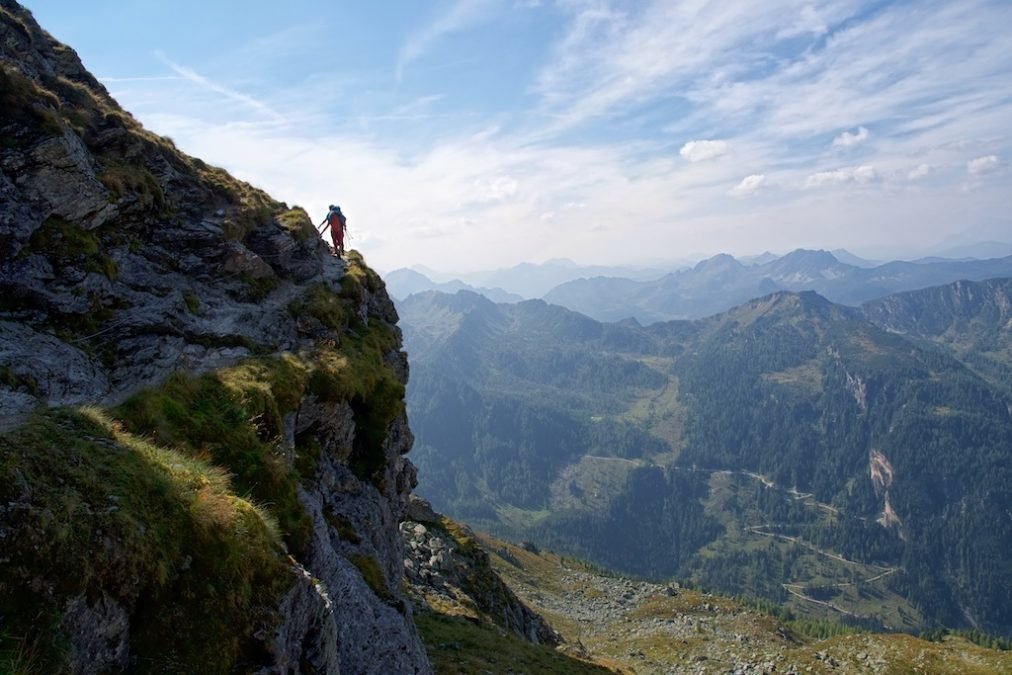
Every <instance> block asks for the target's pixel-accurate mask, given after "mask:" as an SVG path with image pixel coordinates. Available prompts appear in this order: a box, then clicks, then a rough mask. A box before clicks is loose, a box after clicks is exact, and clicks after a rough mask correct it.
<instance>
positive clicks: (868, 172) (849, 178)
mask: <svg viewBox="0 0 1012 675" xmlns="http://www.w3.org/2000/svg"><path fill="white" fill-rule="evenodd" d="M878 178H879V175H878V172H877V171H876V170H875V167H873V166H869V165H867V164H862V165H861V166H855V167H848V168H843V169H833V170H832V171H819V172H818V173H813V174H812V175H810V176H809V177H808V180H806V181H805V187H810V188H813V187H824V186H827V185H840V184H842V183H871V182H873V181H875V180H878Z"/></svg>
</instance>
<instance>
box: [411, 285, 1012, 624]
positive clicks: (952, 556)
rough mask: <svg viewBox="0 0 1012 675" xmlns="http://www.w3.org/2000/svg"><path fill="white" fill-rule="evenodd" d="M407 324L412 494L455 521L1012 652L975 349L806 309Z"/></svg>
mask: <svg viewBox="0 0 1012 675" xmlns="http://www.w3.org/2000/svg"><path fill="white" fill-rule="evenodd" d="M996 288H997V287H996ZM1000 288H1002V289H1004V291H1003V292H1004V293H1005V296H1006V297H1007V295H1008V285H1005V286H1002V287H1000ZM996 292H997V291H996ZM400 309H401V316H402V324H403V325H404V330H405V341H406V345H407V348H408V350H409V354H410V356H411V359H412V367H413V371H412V372H413V375H412V377H413V380H412V381H413V384H412V386H411V387H409V409H410V415H411V420H412V426H413V428H414V429H415V433H416V435H417V444H416V457H417V461H418V463H419V465H420V472H419V475H420V485H419V488H418V489H419V491H420V492H421V493H422V494H424V495H425V496H427V497H428V498H430V499H432V500H433V502H434V503H435V504H436V505H437V506H438V507H440V508H443V509H445V510H447V511H448V512H449V513H451V514H452V515H454V516H456V517H459V518H462V519H464V520H467V521H469V522H471V523H473V524H475V525H477V526H479V527H482V528H487V529H489V530H492V531H494V532H499V533H502V534H507V535H510V536H512V537H516V538H529V539H533V540H535V541H537V542H539V543H542V544H548V545H551V546H555V547H557V548H560V549H563V550H566V551H568V552H570V553H573V554H577V555H581V556H586V557H589V558H591V559H593V560H595V561H597V562H598V563H601V564H604V565H607V566H610V567H613V568H616V569H620V570H622V571H625V572H629V573H634V574H641V575H646V576H650V577H656V578H662V577H669V576H677V577H683V578H692V579H694V580H696V581H698V582H700V583H702V584H704V585H706V586H708V587H712V588H719V589H722V590H724V591H727V592H732V593H740V594H743V595H752V596H762V597H766V598H770V599H774V600H777V601H782V602H785V603H787V604H788V605H790V606H792V607H793V608H795V609H797V610H799V611H800V612H802V613H808V614H812V615H827V616H835V617H839V618H843V619H845V620H847V621H851V622H858V623H868V624H872V625H886V626H889V627H891V628H898V629H907V630H918V629H922V628H924V627H927V626H933V625H937V624H945V625H950V626H957V627H969V628H978V629H984V630H989V631H993V632H998V633H1002V634H1006V635H1007V634H1009V633H1010V631H1012V613H1010V611H1009V608H1010V607H1012V591H1010V589H1012V568H1009V567H1008V565H1007V564H1006V563H1005V562H1004V560H1005V557H1006V556H1005V553H1006V552H1007V551H1009V550H1012V519H1010V518H1009V514H1008V513H1007V504H1008V503H1012V488H1010V487H1009V485H1010V482H1009V479H1010V478H1012V419H1010V416H1009V404H1010V398H1009V395H1008V392H1007V389H1005V388H1003V387H1002V386H1000V382H999V381H998V380H997V379H995V378H993V377H987V376H986V375H987V374H986V373H984V375H985V376H982V368H981V367H977V366H974V364H973V363H972V362H971V361H970V360H968V355H972V354H973V353H975V352H974V350H973V349H964V350H962V351H958V350H957V351H953V350H951V349H949V348H947V347H945V346H944V345H943V344H941V343H939V342H936V341H931V340H928V339H926V338H924V337H918V338H916V339H912V338H909V337H905V336H901V335H899V334H897V333H896V332H895V331H896V330H897V329H896V328H891V329H890V330H891V331H893V332H890V331H887V330H884V329H883V328H881V327H879V326H877V325H875V323H873V322H872V321H869V320H868V319H867V318H866V314H865V312H864V311H862V310H859V309H854V308H847V307H842V306H839V305H835V304H833V303H831V302H829V301H827V300H825V299H824V298H822V297H821V296H819V295H816V294H815V293H810V292H808V293H801V294H792V293H777V294H773V295H770V296H767V297H764V298H761V299H758V300H754V301H751V302H748V303H746V304H744V305H742V306H740V307H737V308H735V309H733V310H731V311H729V312H727V313H725V314H722V315H718V316H715V317H712V318H710V319H704V320H699V321H693V322H688V321H682V322H670V323H662V324H655V325H653V326H650V327H647V328H643V327H640V326H638V325H635V324H633V323H622V324H603V323H598V322H595V321H593V320H590V319H588V318H586V317H584V316H582V315H579V314H576V313H574V312H570V311H568V310H565V309H562V308H560V307H555V306H551V305H547V304H545V303H543V302H538V301H532V302H525V303H520V304H517V305H496V304H493V303H491V302H489V301H487V300H485V299H484V298H481V297H479V296H476V295H474V294H468V293H459V294H457V295H454V296H448V295H441V294H437V293H431V294H422V295H418V296H414V297H413V298H410V299H409V300H408V301H407V302H405V303H402V305H401V308H400ZM870 314H871V312H870V310H869V315H870ZM994 316H999V317H1000V316H1001V315H1000V314H997V315H994ZM989 317H990V318H989ZM1006 320H1007V319H1006ZM991 321H993V317H992V315H991V314H988V313H986V312H984V313H981V315H980V317H978V318H977V319H974V325H978V324H981V325H984V324H988V322H991ZM994 330H996V331H997V332H998V333H997V334H999V335H1001V334H1002V329H1001V328H1000V327H998V328H995V329H994ZM1004 330H1005V331H1006V334H1007V328H1006V329H1004ZM908 332H911V333H912V332H913V331H908ZM968 363H969V366H971V367H968V365H967V364H968Z"/></svg>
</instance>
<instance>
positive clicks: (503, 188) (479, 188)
mask: <svg viewBox="0 0 1012 675" xmlns="http://www.w3.org/2000/svg"><path fill="white" fill-rule="evenodd" d="M518 187H520V183H519V182H518V181H517V179H516V178H513V177H512V176H496V177H495V178H490V179H485V180H481V181H477V182H476V183H475V191H476V194H477V196H478V198H479V199H481V200H483V201H502V200H504V199H509V198H510V197H513V196H514V195H515V194H516V193H517V188H518Z"/></svg>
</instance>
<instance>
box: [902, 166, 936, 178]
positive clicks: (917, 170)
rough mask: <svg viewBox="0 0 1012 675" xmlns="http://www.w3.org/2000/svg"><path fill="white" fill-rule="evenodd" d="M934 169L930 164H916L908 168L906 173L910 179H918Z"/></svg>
mask: <svg viewBox="0 0 1012 675" xmlns="http://www.w3.org/2000/svg"><path fill="white" fill-rule="evenodd" d="M934 170H935V168H934V167H933V166H931V165H930V164H918V165H917V166H915V167H914V168H913V169H911V170H910V172H909V173H908V174H907V178H909V179H910V180H918V179H920V178H924V177H925V176H928V175H929V174H931V172H932V171H934Z"/></svg>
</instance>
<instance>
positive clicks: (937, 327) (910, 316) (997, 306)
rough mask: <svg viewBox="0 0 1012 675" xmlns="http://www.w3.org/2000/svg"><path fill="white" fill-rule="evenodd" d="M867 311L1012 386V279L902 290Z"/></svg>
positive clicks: (884, 324) (882, 323)
mask: <svg viewBox="0 0 1012 675" xmlns="http://www.w3.org/2000/svg"><path fill="white" fill-rule="evenodd" d="M863 310H864V312H865V314H866V315H867V316H868V318H869V320H870V321H872V322H873V323H875V324H876V325H878V326H881V327H882V328H884V329H885V330H888V331H891V332H895V333H899V334H902V335H907V336H910V337H913V338H920V339H923V340H929V341H932V342H936V343H938V344H941V345H943V346H944V347H945V348H946V349H947V350H949V351H951V352H952V353H953V354H955V355H956V357H957V358H959V359H960V360H962V361H963V362H964V363H966V364H967V365H968V366H970V367H971V368H972V369H973V370H974V371H975V372H976V373H977V374H979V375H980V376H981V377H983V378H985V379H988V380H990V381H992V382H995V383H999V384H1001V385H1002V386H1004V387H1006V388H1007V389H1009V390H1012V279H991V280H988V281H982V282H972V281H958V282H956V283H954V284H949V285H947V286H938V287H934V288H926V289H923V290H920V291H911V292H909V293H899V294H897V295H892V296H889V297H886V298H882V299H880V300H875V301H872V302H868V303H865V304H864V305H863Z"/></svg>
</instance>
